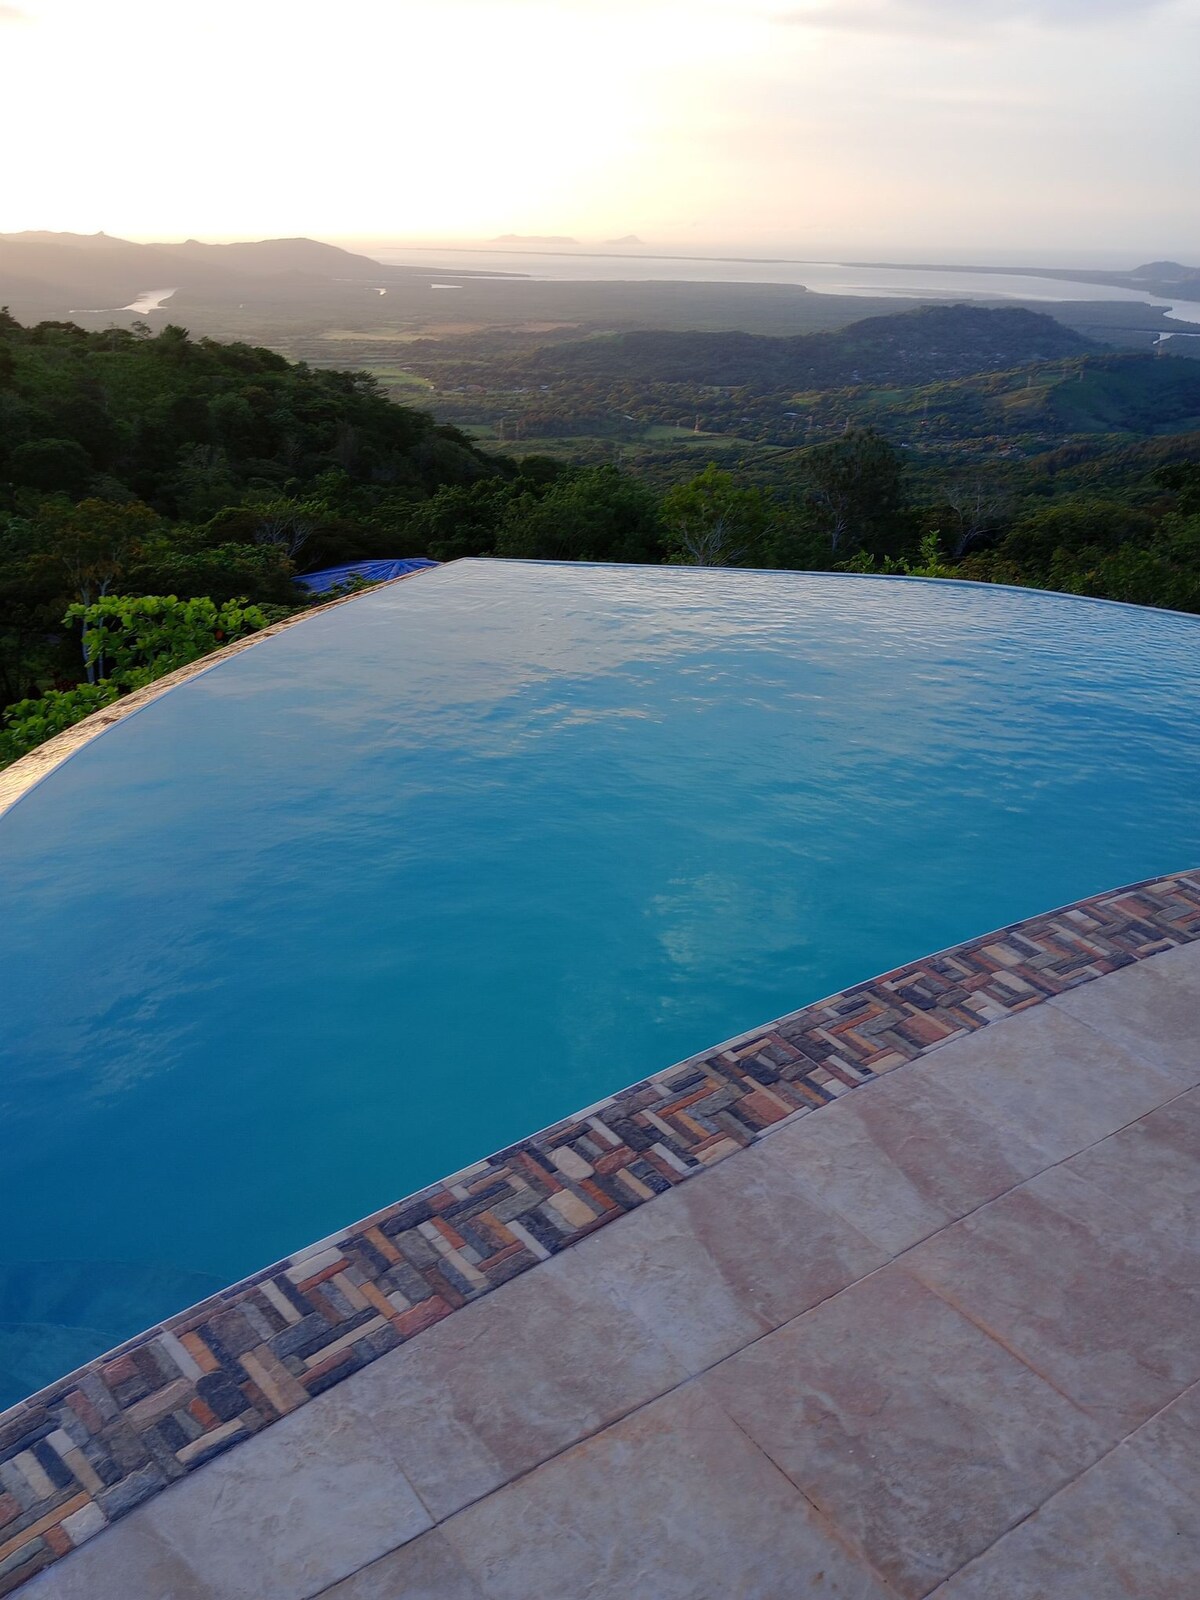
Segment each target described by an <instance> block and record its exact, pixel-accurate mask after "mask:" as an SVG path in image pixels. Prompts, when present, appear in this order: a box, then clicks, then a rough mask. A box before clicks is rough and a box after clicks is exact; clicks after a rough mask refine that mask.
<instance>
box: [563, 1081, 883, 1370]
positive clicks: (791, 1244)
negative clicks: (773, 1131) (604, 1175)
mask: <svg viewBox="0 0 1200 1600" xmlns="http://www.w3.org/2000/svg"><path fill="white" fill-rule="evenodd" d="M824 1114H825V1113H823V1115H824ZM769 1144H770V1141H768V1142H767V1143H765V1144H762V1145H758V1146H755V1147H753V1148H752V1149H749V1150H744V1151H740V1152H739V1153H738V1154H737V1155H736V1156H734V1157H732V1158H731V1159H730V1160H728V1161H725V1162H723V1163H722V1164H721V1165H720V1166H718V1167H716V1168H714V1169H713V1170H712V1171H711V1172H706V1173H704V1174H702V1175H701V1176H700V1177H699V1178H696V1179H695V1180H693V1181H692V1182H690V1183H685V1184H683V1185H682V1187H680V1188H679V1189H677V1190H675V1191H674V1192H673V1193H671V1194H667V1195H660V1196H659V1197H658V1198H657V1199H656V1200H654V1201H653V1202H652V1203H651V1204H650V1205H647V1206H644V1207H642V1209H641V1210H640V1211H638V1212H635V1213H634V1214H633V1215H631V1216H629V1217H625V1218H623V1219H622V1220H621V1221H620V1222H619V1223H617V1224H616V1225H615V1226H614V1227H611V1228H608V1229H605V1230H604V1231H603V1232H601V1233H598V1234H596V1235H595V1236H594V1237H593V1238H591V1239H585V1240H584V1241H583V1243H582V1244H580V1245H578V1246H577V1247H576V1248H574V1249H573V1250H569V1251H567V1252H565V1253H564V1254H563V1255H561V1256H559V1257H557V1258H556V1259H555V1260H554V1261H553V1262H551V1263H549V1264H548V1265H547V1266H546V1267H540V1268H539V1269H538V1271H539V1272H544V1273H546V1274H548V1275H558V1276H559V1277H560V1279H561V1281H563V1282H564V1283H569V1284H571V1285H572V1290H573V1293H575V1294H577V1295H578V1296H579V1297H580V1298H581V1299H582V1298H583V1297H584V1296H585V1295H590V1296H592V1297H594V1296H596V1295H600V1294H607V1295H609V1296H611V1298H612V1299H613V1300H614V1302H615V1303H616V1304H618V1305H619V1306H622V1307H624V1308H626V1309H625V1314H626V1316H628V1315H630V1314H631V1313H632V1314H633V1315H634V1316H636V1317H638V1318H640V1319H641V1320H642V1321H643V1322H644V1323H645V1324H646V1325H647V1326H648V1327H649V1328H651V1329H653V1330H654V1332H655V1334H656V1336H657V1337H658V1338H659V1339H661V1340H662V1342H663V1343H664V1344H665V1345H666V1346H667V1348H668V1349H669V1350H670V1351H671V1352H672V1353H673V1354H674V1355H675V1356H676V1357H677V1358H678V1359H679V1361H680V1362H681V1363H682V1364H683V1365H684V1366H686V1368H687V1370H688V1372H689V1373H695V1372H700V1371H703V1370H704V1369H705V1368H706V1367H709V1366H711V1365H712V1364H713V1362H715V1361H719V1360H721V1359H722V1358H723V1357H724V1356H727V1355H729V1354H730V1353H731V1352H732V1351H734V1350H738V1349H740V1348H741V1347H742V1346H743V1345H745V1344H748V1343H750V1341H751V1340H752V1339H755V1338H758V1337H759V1336H760V1335H762V1334H763V1333H766V1332H769V1331H770V1329H772V1328H776V1327H778V1326H779V1325H780V1323H782V1322H786V1321H787V1320H788V1319H789V1318H791V1317H794V1316H798V1315H799V1314H800V1312H802V1311H807V1310H808V1308H809V1307H810V1306H813V1305H816V1304H818V1302H820V1301H821V1300H824V1299H827V1298H828V1296H829V1295H831V1294H836V1293H837V1291H838V1290H839V1289H844V1288H845V1287H846V1285H847V1284H850V1283H854V1282H855V1281H856V1280H857V1279H859V1278H861V1277H865V1275H866V1274H867V1273H868V1272H873V1271H874V1270H875V1268H876V1267H879V1266H882V1265H883V1264H884V1262H885V1261H886V1260H887V1259H888V1258H887V1253H886V1252H885V1251H884V1250H882V1249H880V1248H879V1246H878V1245H875V1244H872V1243H871V1242H870V1240H869V1239H867V1238H866V1237H865V1236H864V1235H863V1234H862V1233H860V1232H859V1231H858V1229H857V1228H855V1227H853V1226H852V1224H851V1223H850V1222H847V1221H845V1220H844V1219H843V1218H841V1217H839V1216H838V1215H836V1213H834V1212H831V1211H829V1210H827V1209H826V1208H825V1207H823V1206H821V1205H818V1204H817V1203H816V1202H815V1201H814V1200H813V1198H812V1197H811V1195H809V1194H808V1193H806V1191H805V1189H804V1187H803V1186H802V1184H801V1183H800V1182H799V1174H798V1173H796V1172H794V1171H792V1170H791V1168H790V1166H789V1164H788V1163H787V1162H786V1161H784V1162H780V1161H779V1160H777V1159H776V1158H775V1156H774V1154H773V1153H772V1151H771V1150H770V1149H769Z"/></svg>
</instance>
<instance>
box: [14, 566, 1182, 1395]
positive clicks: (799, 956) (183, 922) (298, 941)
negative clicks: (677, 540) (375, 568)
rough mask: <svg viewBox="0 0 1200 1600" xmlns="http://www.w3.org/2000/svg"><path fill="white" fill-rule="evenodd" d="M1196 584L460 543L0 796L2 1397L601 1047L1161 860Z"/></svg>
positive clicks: (366, 1201)
mask: <svg viewBox="0 0 1200 1600" xmlns="http://www.w3.org/2000/svg"><path fill="white" fill-rule="evenodd" d="M1198 726H1200V622H1197V621H1195V620H1193V619H1191V618H1185V617H1179V616H1174V615H1171V614H1166V613H1161V612H1152V611H1143V610H1137V609H1132V608H1126V607H1120V606H1109V605H1101V604H1096V603H1090V602H1084V601H1076V600H1070V599H1066V598H1062V597H1057V596H1049V595H1043V594H1038V593H1025V592H1016V591H1010V590H1004V589H996V588H983V587H974V586H970V585H959V584H941V583H920V582H906V581H898V580H878V579H866V578H855V577H836V576H805V575H801V574H792V573H770V574H758V573H748V572H728V571H698V570H691V569H670V568H668V569H649V568H612V567H609V568H606V567H579V566H554V565H538V564H524V563H499V562H486V561H467V562H460V563H456V564H454V565H452V566H449V567H444V568H441V569H439V570H437V571H434V572H430V573H427V574H424V575H422V576H421V577H419V578H416V579H413V580H410V581H408V582H405V583H402V584H399V585H397V586H394V587H391V588H388V589H384V590H379V591H376V592H374V593H371V594H367V595H365V596H363V597H362V598H360V599H356V600H354V601H353V602H351V603H350V604H348V605H344V606H341V607H339V608H337V609H335V610H332V611H329V612H326V613H323V614H321V615H318V616H315V617H313V618H312V619H310V620H308V621H306V622H304V623H303V624H301V625H300V626H298V627H295V628H292V629H289V630H287V631H285V632H283V633H281V634H280V635H278V636H276V637H274V638H271V639H269V640H266V641H264V642H263V643H262V644H260V645H258V646H256V647H255V648H253V649H251V650H249V651H247V652H245V653H243V654H241V655H238V656H236V657H234V658H232V659H231V660H229V661H227V662H225V663H223V664H222V665H221V666H220V667H218V668H217V669H215V670H213V671H211V672H209V673H207V674H205V675H203V676H201V677H199V678H197V679H195V680H193V681H192V682H190V683H188V684H186V685H185V686H183V687H182V688H178V689H176V690H173V691H172V692H171V693H169V694H167V695H165V696H164V697H163V698H162V699H160V700H158V701H156V702H154V703H153V704H151V705H150V706H148V707H147V708H145V709H144V710H142V711H140V712H138V713H136V714H135V715H133V716H132V717H130V718H128V719H127V720H126V721H124V722H122V723H120V724H119V725H117V726H116V727H114V728H113V729H112V730H111V731H110V732H108V733H105V734H104V735H103V736H102V737H101V738H99V739H97V740H96V741H95V742H93V743H92V744H90V745H88V746H86V747H85V748H83V749H82V750H81V751H80V752H79V753H78V754H77V755H75V756H74V757H73V758H72V759H71V760H70V761H69V762H68V763H66V765H64V766H63V767H61V768H60V769H59V770H58V771H56V772H54V773H53V774H52V775H51V776H50V777H49V778H48V779H46V780H45V781H44V782H43V783H42V784H41V785H40V786H39V787H38V788H37V789H35V790H34V791H32V792H31V793H30V794H29V795H27V796H26V797H25V798H24V799H23V800H22V801H21V802H20V803H19V804H18V805H17V806H16V807H15V808H14V809H13V810H12V811H11V812H10V813H9V814H8V816H7V817H4V818H3V819H0V873H2V874H3V882H4V914H3V916H2V917H0V971H2V972H3V974H4V979H5V990H6V997H5V1000H4V1003H3V1014H2V1016H0V1033H2V1041H0V1042H2V1045H3V1052H4V1064H3V1068H2V1070H0V1115H2V1117H3V1145H2V1149H0V1215H2V1216H3V1219H4V1246H3V1251H4V1254H3V1261H2V1264H0V1402H3V1401H5V1400H12V1399H14V1398H16V1397H18V1396H19V1395H21V1394H22V1393H26V1392H28V1391H29V1390H31V1389H33V1388H34V1387H36V1386H38V1385H40V1384H41V1383H43V1382H47V1381H49V1380H51V1379H52V1378H54V1377H56V1376H58V1375H60V1374H61V1373H62V1372H64V1371H66V1370H67V1369H69V1368H70V1367H71V1366H72V1365H75V1364H77V1363H78V1362H79V1361H81V1360H84V1359H86V1358H88V1357H90V1356H93V1355H95V1354H97V1353H99V1352H100V1351H101V1350H103V1349H105V1348H107V1347H109V1346H110V1345H112V1344H113V1343H115V1342H117V1341H119V1340H121V1339H123V1338H125V1337H127V1336H129V1335H132V1334H133V1333H135V1332H137V1331H139V1330H140V1329H141V1328H142V1327H144V1326H146V1325H148V1324H150V1323H152V1322H154V1321H157V1320H158V1319H159V1318H160V1317H163V1316H165V1315H168V1314H170V1313H172V1312H175V1311H178V1310H180V1309H182V1308H183V1306H185V1305H186V1304H188V1303H190V1302H191V1301H193V1300H196V1299H198V1298H201V1297H202V1296H203V1295H205V1294H207V1293H209V1292H211V1291H212V1290H213V1289H215V1288H218V1287H221V1286H223V1285H224V1284H225V1283H227V1282H229V1281H230V1280H232V1279H234V1278H236V1277H239V1276H241V1275H243V1274H245V1273H247V1272H250V1271H253V1270H255V1269H257V1268H259V1267H262V1266H265V1265H266V1264H268V1263H269V1262H270V1261H272V1260H274V1259H276V1258H278V1257H279V1256H281V1255H284V1254H287V1253H289V1252H291V1251H293V1250H295V1249H297V1248H299V1247H301V1246H303V1245H304V1244H307V1243H309V1242H311V1241H313V1240H316V1239H319V1238H321V1237H323V1236H324V1235H326V1234H328V1233H330V1232H332V1231H333V1230H334V1229H336V1228H338V1227H340V1226H342V1225H343V1224H346V1223H349V1222H351V1221H353V1220H354V1219H355V1218H356V1217H357V1216H359V1215H362V1214H364V1213H367V1212H370V1211H372V1210H375V1209H377V1208H379V1207H381V1206H383V1205H385V1204H386V1203H388V1202H389V1201H392V1200H394V1199H397V1198H398V1197H400V1196H401V1195H402V1194H404V1193H405V1192H407V1191H410V1190H412V1189H414V1188H416V1187H418V1186H420V1185H422V1184H424V1183H426V1182H430V1181H432V1180H434V1179H436V1178H439V1177H442V1176H445V1175H446V1174H447V1173H449V1172H452V1171H453V1170H454V1169H455V1168H457V1167H459V1166H462V1165H464V1164H466V1163H468V1162H470V1161H472V1160H474V1159H476V1158H478V1157H480V1156H482V1155H484V1154H486V1153H488V1152H489V1151H491V1150H494V1149H497V1148H499V1147H501V1146H503V1145H504V1144H506V1143H508V1142H511V1141H513V1140H515V1139H517V1138H520V1137H522V1136H524V1135H526V1134H529V1133H531V1132H533V1131H534V1130H535V1129H536V1128H538V1127H540V1126H542V1125H543V1124H546V1123H548V1122H551V1121H553V1120H555V1119H556V1118H558V1117H560V1116H564V1115H566V1114H568V1113H570V1112H572V1111H575V1110H578V1109H579V1108H581V1107H582V1106H585V1105H587V1104H588V1103H590V1102H591V1101H593V1100H595V1099H597V1098H600V1097H602V1096H604V1095H606V1094H608V1093H610V1092H612V1091H614V1090H616V1089H618V1088H620V1087H622V1086H623V1085H625V1084H628V1083H630V1082H633V1081H635V1080H636V1079H638V1078H639V1077H642V1076H645V1075H646V1074H648V1073H650V1072H653V1071H656V1070H658V1069H659V1068H662V1067H664V1066H666V1065H669V1064H670V1062H672V1061H673V1060H676V1059H678V1058H680V1057H682V1056H685V1055H688V1054H690V1053H692V1052H694V1051H697V1050H700V1049H702V1048H704V1047H706V1046H709V1045H711V1044H713V1043H715V1042H717V1041H719V1040H720V1039H722V1038H724V1037H726V1036H728V1035H730V1034H733V1033H736V1032H739V1031H741V1030H744V1029H746V1028H749V1027H752V1026H754V1025H756V1024H757V1023H759V1022H762V1021H763V1020H765V1019H767V1018H769V1017H771V1016H774V1015H777V1014H779V1013H780V1012H783V1011H788V1010H792V1009H794V1008H796V1007H798V1006H799V1005H801V1004H803V1003H804V1002H806V1001H809V1000H813V999H816V998H818V997H819V996H821V995H823V994H826V993H829V992H831V991H834V990H837V989H839V988H842V987H844V986H846V985H847V984H850V983H853V982H856V981H858V980H860V979H864V978H867V977H869V976H871V975H873V974H874V973H876V972H879V971H881V970H884V969H886V968H889V967H891V966H894V965H896V964H898V963H900V962H902V961H905V960H908V959H911V958H914V957H916V956H919V955H921V954H923V953H925V952H928V951H930V950H933V949H937V948H940V947H942V946H944V945H948V944H952V943H956V942H958V941H960V940H963V939H966V938H969V937H971V936H972V935H975V934H978V933H980V932H982V931H985V930H986V929H988V928H991V927H994V926H998V925H1001V924H1004V923H1007V922H1011V921H1014V920H1016V919H1018V918H1020V917H1022V916H1025V915H1029V914H1032V913H1034V912H1036V911H1039V910H1043V909H1046V908H1047V907H1050V906H1053V905H1055V904H1061V903H1064V902H1067V901H1071V900H1075V899H1077V898H1080V897H1082V896H1084V895H1087V894H1091V893H1093V892H1097V891H1099V890H1102V889H1105V888H1109V887H1112V886H1114V885H1116V884H1119V883H1122V882H1127V881H1130V880H1133V879H1138V878H1143V877H1148V876H1152V875H1156V874H1159V873H1164V872H1169V871H1173V870H1176V869H1179V868H1184V867H1191V866H1195V865H1196V864H1197V863H1198V862H1200V807H1198V806H1197V797H1198V796H1200V740H1198V739H1197V734H1196V730H1197V727H1198Z"/></svg>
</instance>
